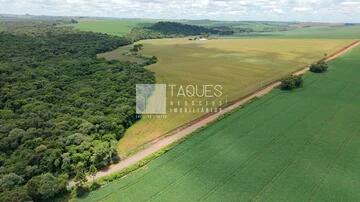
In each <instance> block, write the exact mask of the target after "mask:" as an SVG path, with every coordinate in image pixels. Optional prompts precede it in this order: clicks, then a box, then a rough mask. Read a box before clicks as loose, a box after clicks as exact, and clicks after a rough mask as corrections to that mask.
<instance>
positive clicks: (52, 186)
mask: <svg viewBox="0 0 360 202" xmlns="http://www.w3.org/2000/svg"><path fill="white" fill-rule="evenodd" d="M26 188H27V193H28V195H29V196H31V198H33V199H34V200H47V199H50V198H52V197H54V196H55V195H56V194H59V193H62V192H64V191H65V190H66V185H65V184H64V182H63V181H62V180H60V179H58V178H56V177H54V176H53V175H52V174H51V173H45V174H41V175H38V176H35V177H33V178H31V179H30V180H29V181H28V182H27V184H26Z"/></svg>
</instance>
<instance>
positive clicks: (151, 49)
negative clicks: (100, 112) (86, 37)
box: [101, 39, 351, 156]
mask: <svg viewBox="0 0 360 202" xmlns="http://www.w3.org/2000/svg"><path fill="white" fill-rule="evenodd" d="M350 42H351V40H308V39H307V40H283V39H276V40H274V39H261V40H259V39H246V40H239V39H233V40H223V39H221V40H208V41H189V40H188V39H161V40H145V41H141V42H139V43H142V44H143V45H144V50H143V51H142V52H141V54H144V55H146V56H156V57H158V59H159V61H158V63H156V64H155V65H151V66H149V68H150V70H152V71H154V72H155V73H156V79H157V82H158V83H166V84H182V85H187V84H193V85H195V84H198V85H203V84H221V85H222V86H223V88H224V89H223V91H224V96H223V97H224V98H225V97H226V98H227V99H228V101H230V100H234V99H236V98H239V97H241V96H244V95H245V94H247V93H249V92H252V91H254V90H255V89H258V88H260V87H261V86H263V85H265V84H267V83H269V82H270V81H273V80H274V79H279V78H280V77H282V76H284V75H286V74H289V73H290V72H292V71H294V70H297V69H300V68H303V67H304V66H306V65H308V64H310V63H312V62H314V61H317V60H319V59H321V58H322V57H323V56H324V54H325V53H328V54H329V53H332V52H335V51H336V50H338V49H340V48H341V47H343V46H345V45H347V44H349V43H350ZM124 48H125V49H126V48H127V49H129V47H122V48H120V49H119V50H116V51H113V52H109V53H106V54H102V55H101V56H102V57H106V58H108V59H116V58H117V57H118V59H120V60H121V59H124V58H126V57H124V56H122V55H121V53H122V52H123V51H124V50H123V49H124ZM202 114H204V113H176V114H174V113H169V114H168V117H167V118H165V119H164V118H160V119H156V118H150V119H149V118H143V119H142V120H140V121H139V122H137V123H136V124H135V125H133V126H132V127H130V128H129V129H128V130H127V132H126V134H125V136H124V137H123V138H122V139H121V140H120V143H119V151H120V154H121V155H122V156H124V155H127V154H129V153H131V152H132V151H134V149H136V148H138V147H139V146H141V145H143V144H144V143H146V142H148V141H150V140H152V139H154V138H157V137H159V136H161V135H164V134H165V133H166V132H168V131H170V130H172V129H175V128H176V127H179V126H180V125H182V124H185V123H188V122H189V121H191V120H193V119H195V118H197V117H199V116H201V115H202Z"/></svg>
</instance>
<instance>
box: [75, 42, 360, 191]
mask: <svg viewBox="0 0 360 202" xmlns="http://www.w3.org/2000/svg"><path fill="white" fill-rule="evenodd" d="M359 44H360V41H355V42H353V43H351V44H350V45H348V46H346V47H344V48H342V49H341V50H339V51H337V52H336V53H334V54H332V55H330V56H328V57H327V59H326V61H327V62H329V61H331V60H334V59H336V58H337V57H339V56H341V55H343V54H344V53H346V52H348V51H349V50H351V49H353V48H354V47H356V46H357V45H359ZM308 70H309V67H306V68H303V69H301V70H299V71H296V72H294V73H293V75H301V74H304V73H305V72H307V71H308ZM279 85H280V82H279V81H277V82H273V83H271V84H268V85H267V86H265V87H263V88H261V89H259V90H257V91H255V92H253V93H251V94H249V95H247V96H245V97H242V98H240V99H238V100H236V101H234V102H232V103H231V104H230V105H228V106H226V107H224V108H223V109H222V111H220V112H217V113H213V114H207V115H205V116H204V117H202V118H200V119H198V120H196V121H195V122H192V123H190V124H187V125H185V126H183V127H180V128H178V129H176V130H175V131H172V132H170V133H168V134H166V135H164V136H163V137H160V138H158V139H156V140H154V141H152V142H151V143H150V146H148V147H146V148H145V149H143V150H141V151H139V152H137V153H136V154H134V155H132V156H130V157H128V158H126V159H124V160H121V161H120V162H119V163H116V164H113V165H110V166H109V167H107V168H106V169H104V170H100V171H99V172H98V173H97V174H96V175H95V176H91V177H90V176H88V181H89V182H92V181H94V180H96V179H99V178H101V177H105V176H108V175H111V174H114V173H117V172H119V171H121V170H123V169H125V168H127V167H129V166H132V165H134V164H136V163H138V162H139V161H141V160H143V159H145V158H146V157H148V156H150V155H151V154H154V153H155V152H157V151H159V150H161V149H162V148H165V147H166V146H169V145H170V144H172V143H175V142H177V141H179V140H181V139H183V138H184V137H186V136H188V135H189V134H191V133H192V132H194V131H196V130H197V129H199V128H201V127H204V126H206V125H207V124H209V123H211V122H213V121H215V120H217V119H218V118H219V117H220V116H222V115H224V114H226V113H228V112H231V111H233V110H234V109H236V108H238V107H239V106H241V105H243V104H245V103H247V102H249V101H250V100H252V99H253V98H256V97H261V96H263V95H265V94H267V93H269V92H270V91H271V90H273V89H274V88H276V87H278V86H279ZM73 184H74V183H73V182H70V183H69V186H70V187H71V186H73Z"/></svg>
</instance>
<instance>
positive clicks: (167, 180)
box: [81, 47, 360, 201]
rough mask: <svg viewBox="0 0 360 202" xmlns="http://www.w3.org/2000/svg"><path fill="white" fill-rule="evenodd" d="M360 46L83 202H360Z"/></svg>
mask: <svg viewBox="0 0 360 202" xmlns="http://www.w3.org/2000/svg"><path fill="white" fill-rule="evenodd" d="M359 66H360V48H359V47H358V48H356V49H354V50H353V51H352V52H351V53H348V54H346V55H345V56H343V57H341V58H339V59H337V60H336V61H334V62H332V63H331V65H330V69H329V71H328V72H327V73H325V74H312V73H307V74H306V76H305V78H304V79H305V86H304V88H302V89H299V90H296V91H294V92H282V91H280V90H274V91H273V92H272V93H270V94H268V95H266V96H265V97H263V98H261V99H260V100H257V101H255V102H254V103H251V104H249V105H248V106H246V107H245V108H243V109H240V110H238V111H236V112H234V113H233V114H231V115H230V116H228V117H226V118H224V119H223V120H221V121H219V122H216V123H214V124H212V125H211V126H209V127H208V128H206V129H204V130H203V131H201V132H199V133H198V134H196V135H194V136H192V137H191V138H190V139H188V140H186V141H185V142H183V143H182V144H180V145H178V146H177V147H175V148H174V149H172V150H171V151H169V152H168V153H166V154H164V155H163V156H161V157H159V158H158V159H156V160H154V161H153V162H151V163H150V164H149V165H147V166H145V167H144V168H143V169H140V170H138V171H136V172H134V173H132V174H130V175H128V176H126V177H125V178H123V179H120V180H117V181H114V182H112V183H110V184H108V185H106V186H105V187H103V188H100V189H99V190H97V191H95V192H91V193H90V194H89V195H88V196H87V197H86V198H84V199H81V200H83V201H119V200H121V201H149V200H150V201H196V200H200V201H249V200H255V201H359V200H360V194H359V190H358V189H359V187H360V173H359V172H358V171H359V170H360V158H359V155H360V125H359V122H360V108H359V103H360V89H359V88H358V86H359V85H360V80H359V77H360V69H359Z"/></svg>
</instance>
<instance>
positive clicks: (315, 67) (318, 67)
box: [310, 60, 329, 73]
mask: <svg viewBox="0 0 360 202" xmlns="http://www.w3.org/2000/svg"><path fill="white" fill-rule="evenodd" d="M328 68H329V66H328V64H327V63H326V62H325V61H324V60H322V61H320V62H317V63H315V64H312V65H311V66H310V71H311V72H314V73H322V72H326V71H327V69H328Z"/></svg>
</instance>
